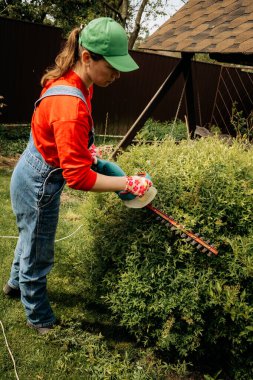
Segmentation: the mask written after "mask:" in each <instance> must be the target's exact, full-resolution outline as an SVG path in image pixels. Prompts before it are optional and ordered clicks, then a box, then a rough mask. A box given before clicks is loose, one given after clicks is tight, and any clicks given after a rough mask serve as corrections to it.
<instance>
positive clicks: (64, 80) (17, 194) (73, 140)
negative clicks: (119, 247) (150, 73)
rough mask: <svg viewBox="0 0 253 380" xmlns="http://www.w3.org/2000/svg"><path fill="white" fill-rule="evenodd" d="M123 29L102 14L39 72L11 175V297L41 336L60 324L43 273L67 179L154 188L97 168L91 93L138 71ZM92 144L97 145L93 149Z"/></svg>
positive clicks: (74, 183)
mask: <svg viewBox="0 0 253 380" xmlns="http://www.w3.org/2000/svg"><path fill="white" fill-rule="evenodd" d="M127 45H128V41H127V36H126V33H125V31H124V29H123V28H122V27H121V26H120V25H119V24H118V23H117V22H115V21H114V20H113V19H111V18H106V17H102V18H98V19H95V20H93V21H91V22H90V23H89V24H88V25H87V26H86V27H85V28H84V29H82V30H80V29H74V30H73V31H72V32H71V34H70V35H69V38H68V40H67V41H66V44H65V46H64V48H63V50H62V51H61V52H60V54H59V55H58V56H57V57H56V60H55V66H54V67H53V68H51V69H49V70H48V71H47V72H46V73H45V75H44V76H43V77H42V81H41V84H42V86H43V90H42V94H41V97H40V99H39V100H38V101H37V102H36V103H35V111H34V114H33V118H32V131H31V137H30V141H29V143H28V146H27V148H26V150H25V151H24V153H23V155H22V156H21V158H20V160H19V162H18V164H17V166H16V167H15V169H14V172H13V175H12V179H11V200H12V207H13V210H14V213H15V215H16V220H17V225H18V229H19V239H18V243H17V246H16V250H15V255H14V260H13V264H12V268H11V274H10V279H9V281H8V283H7V284H6V285H5V287H4V293H5V294H6V295H8V296H14V297H15V296H20V295H21V301H22V303H23V305H24V307H25V311H26V316H27V324H28V326H29V327H32V328H35V329H36V330H37V331H38V332H39V333H41V334H44V333H47V332H48V331H49V329H50V328H52V327H53V325H54V324H55V317H54V314H53V311H52V309H51V307H50V304H49V301H48V298H47V291H46V276H47V274H48V273H49V271H50V270H51V268H52V266H53V260H54V239H55V232H56V227H57V223H58V216H59V206H60V195H61V192H62V190H63V187H64V185H65V183H67V185H68V186H69V187H71V188H74V189H76V190H83V191H95V192H104V191H126V192H130V193H132V194H134V195H136V196H142V195H144V193H145V192H146V191H147V190H148V189H149V187H150V186H151V185H152V183H151V181H150V180H148V179H146V178H145V177H139V176H131V177H127V176H122V177H109V176H105V175H102V174H99V173H97V172H95V171H94V170H93V168H94V166H93V167H92V165H93V164H94V163H96V157H95V154H94V146H93V122H92V116H91V97H92V92H93V87H92V86H93V84H96V85H98V86H101V87H107V86H108V85H109V84H111V83H113V82H114V81H115V80H116V79H118V78H119V77H120V72H128V71H132V70H135V69H137V68H138V66H137V65H136V63H135V62H134V60H133V59H132V58H131V57H130V55H129V54H128V47H127ZM91 149H92V150H91Z"/></svg>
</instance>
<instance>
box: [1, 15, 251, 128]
mask: <svg viewBox="0 0 253 380" xmlns="http://www.w3.org/2000/svg"><path fill="white" fill-rule="evenodd" d="M0 37H1V38H0V41H1V60H0V69H1V77H0V95H2V96H4V102H5V103H6V104H7V107H6V108H5V110H4V111H3V113H2V115H1V116H0V123H2V124H17V123H22V124H26V123H28V124H29V123H30V119H31V116H32V112H33V104H34V102H35V100H36V99H37V98H38V97H39V94H40V91H41V87H40V83H39V82H40V77H41V75H42V73H43V72H44V70H45V69H46V68H47V67H48V66H50V65H52V64H53V62H54V58H55V56H56V55H57V53H58V52H59V50H60V48H61V45H62V42H63V40H62V38H61V29H59V28H54V27H49V26H45V25H38V24H32V23H28V22H22V21H16V20H10V19H6V18H1V17H0ZM131 55H132V56H133V58H134V59H135V60H136V62H137V63H138V64H139V66H140V69H139V70H137V71H134V72H131V73H122V75H121V78H120V79H119V80H118V81H116V82H115V83H113V84H112V85H111V86H109V87H108V88H99V87H96V88H95V91H94V98H93V117H94V122H95V126H96V131H97V133H99V134H104V133H106V134H112V135H124V134H125V133H126V132H127V131H128V129H129V127H130V126H131V125H132V124H133V122H134V121H135V120H136V118H137V117H138V116H139V114H140V113H141V112H142V110H143V109H144V108H145V106H146V105H147V103H148V102H149V101H150V99H151V98H152V96H153V95H154V93H155V92H156V91H157V89H158V88H159V87H160V85H161V84H162V82H163V81H164V79H165V78H166V76H167V75H168V74H169V73H170V72H171V71H172V70H173V68H174V67H175V65H176V64H177V62H178V59H177V58H172V57H166V56H162V55H156V54H151V53H144V52H139V51H132V52H131ZM191 65H192V67H191V68H192V75H193V85H194V103H195V113H196V124H197V125H199V126H207V125H210V124H214V125H218V126H219V127H220V128H221V130H222V131H223V132H224V133H228V132H230V131H231V127H230V117H231V110H232V105H233V103H234V102H237V109H238V110H239V111H243V115H244V116H245V117H248V115H249V114H250V113H251V111H252V108H253V73H252V72H249V71H247V70H245V69H243V68H234V67H229V66H221V65H218V64H217V65H216V64H210V63H202V62H195V61H192V63H191ZM184 88H185V78H184V77H183V75H180V76H179V78H178V80H177V81H176V82H175V83H174V84H173V86H172V87H171V88H170V89H169V91H168V92H167V94H166V95H165V96H164V98H163V99H162V101H161V102H160V103H159V105H158V106H157V107H156V109H155V110H154V112H153V114H152V117H153V118H154V119H156V120H161V121H165V120H169V121H170V120H174V118H175V117H176V116H177V118H178V119H181V120H184V116H185V114H186V104H185V96H184Z"/></svg>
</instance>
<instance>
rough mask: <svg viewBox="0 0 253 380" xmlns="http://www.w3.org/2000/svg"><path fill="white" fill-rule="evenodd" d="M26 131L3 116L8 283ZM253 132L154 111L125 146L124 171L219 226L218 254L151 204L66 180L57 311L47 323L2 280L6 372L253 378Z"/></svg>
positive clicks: (6, 379) (2, 262)
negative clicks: (13, 193)
mask: <svg viewBox="0 0 253 380" xmlns="http://www.w3.org/2000/svg"><path fill="white" fill-rule="evenodd" d="M234 120H235V118H234ZM237 125H238V123H237ZM240 130H241V129H240ZM28 134H29V129H25V128H23V129H22V128H18V129H15V128H13V129H11V130H6V129H5V128H4V127H2V128H1V134H0V151H1V157H0V159H1V161H0V172H1V177H0V183H1V186H0V214H1V216H2V217H1V222H0V223H1V237H0V247H1V256H0V268H1V276H0V280H1V284H0V285H1V287H3V285H4V284H5V282H6V280H7V279H8V274H9V269H10V265H11V262H12V258H13V252H14V249H15V244H16V238H17V229H16V224H15V218H14V216H13V214H12V210H11V204H10V196H9V183H10V177H11V173H12V170H13V165H14V164H15V160H16V159H17V157H18V155H19V154H21V153H22V151H23V149H24V147H25V144H26V141H27V137H28ZM248 137H249V136H247V135H246V134H245V133H241V134H238V138H234V139H229V140H228V139H224V138H221V137H220V136H219V134H218V133H213V135H212V136H208V137H206V138H200V139H194V140H193V139H189V138H188V134H187V130H186V127H185V125H184V123H181V122H177V123H176V124H175V123H158V122H155V121H152V120H148V122H147V123H146V125H145V126H144V128H143V129H142V131H141V132H140V133H139V134H138V135H137V137H136V141H135V144H134V145H132V146H131V147H129V148H128V149H127V150H126V151H124V152H122V153H121V154H120V155H119V156H118V159H117V163H118V164H119V165H120V166H121V167H122V169H123V170H124V171H125V172H126V173H127V174H130V173H133V172H136V173H137V172H139V171H143V170H145V171H147V172H148V173H149V174H150V176H151V177H152V180H153V183H154V185H155V187H156V188H157V190H158V193H157V196H156V198H155V199H154V201H153V202H152V203H153V205H154V206H155V207H157V208H159V209H160V210H162V211H163V212H165V213H166V214H168V215H170V216H171V217H172V218H174V219H175V220H177V221H178V222H180V223H181V224H182V225H184V226H185V228H186V229H187V230H189V231H194V233H197V234H199V235H200V236H201V237H203V238H204V239H205V240H208V241H209V240H210V242H211V243H212V244H213V245H214V246H215V247H216V248H217V250H218V255H211V256H209V255H207V254H206V253H203V252H201V251H199V250H197V249H196V246H195V245H192V244H191V242H190V241H187V239H185V238H184V237H182V236H180V234H177V233H175V231H172V230H171V229H170V228H168V227H167V226H166V225H165V224H163V223H160V221H158V220H157V219H156V218H154V217H153V216H152V215H151V213H150V211H149V210H148V209H147V208H143V209H130V208H127V207H126V206H125V205H124V203H123V202H122V201H121V200H120V199H119V198H118V196H117V195H116V194H114V193H101V194H98V193H83V192H77V191H73V190H71V189H69V188H67V187H66V188H65V190H64V192H63V195H62V204H61V213H60V219H59V225H58V230H57V236H56V242H55V265H54V268H53V270H52V272H51V273H50V275H49V277H48V292H49V298H50V300H51V304H52V307H53V309H54V312H55V314H56V317H57V319H58V325H57V326H56V328H55V329H53V330H52V332H50V333H49V334H47V335H46V336H39V335H37V333H36V332H34V331H33V330H30V329H28V328H27V327H26V321H25V316H24V312H23V307H22V305H21V303H20V302H19V301H18V300H10V299H6V298H5V297H3V295H2V293H1V295H0V305H1V309H0V321H1V322H2V330H1V329H0V332H1V334H0V378H1V380H10V379H15V375H16V378H19V379H20V380H65V379H68V380H79V379H84V380H86V379H87V380H88V379H94V380H99V379H101V380H102V379H103V380H109V379H110V380H114V379H115V380H151V379H153V380H214V379H216V380H249V379H252V378H253V350H252V343H253V306H252V305H253V281H252V276H253V213H252V205H253V154H252V153H253V152H252V144H251V143H250V141H249V138H248ZM150 140H152V143H150ZM147 141H149V143H148V144H147ZM99 143H101V144H102V145H103V144H104V145H105V144H110V145H111V144H113V143H114V141H107V140H106V139H105V137H103V138H101V139H100V140H99V139H98V141H97V145H99ZM105 158H106V157H105ZM8 348H9V349H8ZM10 353H11V354H12V356H11V355H10ZM15 371H16V372H15ZM17 376H18V377H17Z"/></svg>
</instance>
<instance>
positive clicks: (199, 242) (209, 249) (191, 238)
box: [146, 203, 218, 256]
mask: <svg viewBox="0 0 253 380" xmlns="http://www.w3.org/2000/svg"><path fill="white" fill-rule="evenodd" d="M146 208H148V209H149V210H150V211H152V212H153V213H155V214H156V215H158V216H157V218H156V220H159V221H162V222H167V225H168V223H169V227H170V228H171V230H173V231H176V232H177V231H178V232H179V233H181V237H182V238H186V241H188V242H191V244H192V245H196V248H197V249H199V250H201V252H203V253H207V255H208V256H211V255H212V254H214V255H218V251H217V249H216V248H215V247H214V246H213V245H211V244H209V243H210V242H209V241H204V240H203V238H202V237H199V236H198V234H194V233H193V232H191V231H187V230H186V229H185V227H184V226H183V225H181V224H179V223H178V222H176V221H175V220H174V219H173V218H172V217H171V216H169V215H167V214H165V213H164V212H162V211H160V210H158V209H157V208H156V207H154V206H152V204H151V203H150V204H148V205H147V206H146Z"/></svg>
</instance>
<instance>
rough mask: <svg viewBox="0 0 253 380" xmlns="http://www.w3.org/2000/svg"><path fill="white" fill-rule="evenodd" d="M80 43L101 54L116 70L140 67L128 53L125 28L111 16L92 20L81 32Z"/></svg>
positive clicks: (130, 69) (131, 69) (124, 70)
mask: <svg viewBox="0 0 253 380" xmlns="http://www.w3.org/2000/svg"><path fill="white" fill-rule="evenodd" d="M79 44H80V45H81V46H83V47H84V48H86V49H87V50H89V51H91V52H92V53H96V54H100V55H102V56H103V58H104V59H105V60H106V61H107V62H108V63H109V64H110V65H111V66H112V67H114V68H115V69H116V70H119V71H122V72H127V71H133V70H136V69H138V68H139V66H138V65H137V64H136V62H135V61H134V60H133V58H132V57H131V56H130V55H129V53H128V39H127V35H126V32H125V29H124V28H123V27H122V26H121V25H120V24H119V23H117V22H116V21H114V20H113V19H112V18H110V17H99V18H96V19H94V20H92V21H91V22H90V23H89V24H88V25H87V26H86V27H85V28H84V29H83V30H82V31H81V33H80V36H79Z"/></svg>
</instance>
